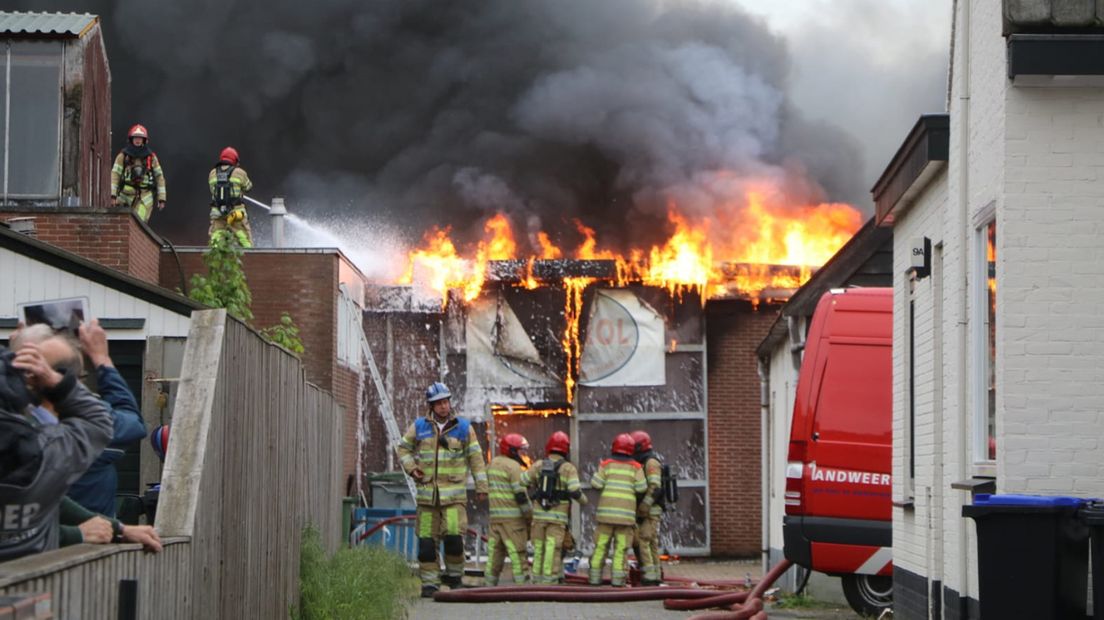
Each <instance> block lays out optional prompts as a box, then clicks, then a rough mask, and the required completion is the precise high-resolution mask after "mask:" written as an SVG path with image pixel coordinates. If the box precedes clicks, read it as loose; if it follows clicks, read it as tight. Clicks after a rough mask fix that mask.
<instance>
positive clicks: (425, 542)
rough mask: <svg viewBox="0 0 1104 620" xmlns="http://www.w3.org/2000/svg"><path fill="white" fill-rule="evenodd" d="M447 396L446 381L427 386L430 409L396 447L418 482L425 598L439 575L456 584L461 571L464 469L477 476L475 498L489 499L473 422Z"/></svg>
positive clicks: (465, 493) (465, 523) (434, 589)
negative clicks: (441, 552)
mask: <svg viewBox="0 0 1104 620" xmlns="http://www.w3.org/2000/svg"><path fill="white" fill-rule="evenodd" d="M451 398H452V394H451V393H450V392H449V389H448V387H446V386H445V384H443V383H434V384H433V385H431V386H429V388H428V389H427V390H426V402H427V403H429V412H428V413H427V414H426V416H425V417H422V418H418V419H417V420H415V421H414V423H413V424H411V425H410V428H408V429H407V430H406V433H405V434H404V435H403V436H402V439H401V440H400V441H399V443H398V445H397V446H396V447H395V452H396V453H397V454H398V456H399V462H400V463H401V464H402V468H403V471H405V472H406V474H407V475H408V476H410V477H411V478H413V479H414V482H415V484H416V486H417V496H416V497H415V501H416V502H417V504H418V512H417V516H416V517H415V518H416V520H417V523H416V528H417V534H418V562H419V563H421V572H420V576H421V579H422V596H423V597H426V598H432V597H433V594H434V593H435V592H437V587H438V585H439V584H440V583H441V582H442V581H443V582H444V584H445V585H447V586H449V587H453V588H455V587H459V586H460V579H461V577H463V575H464V532H466V531H467V529H468V513H467V509H466V508H465V506H466V504H467V501H468V488H467V479H468V473H471V475H472V478H474V479H475V497H476V499H477V500H479V501H483V500H485V499H487V490H488V489H487V471H486V465H485V463H484V462H483V450H482V449H481V448H480V447H479V440H478V439H477V438H476V434H475V429H474V428H473V427H472V425H471V422H469V421H468V419H467V418H460V417H455V416H453V415H452V405H451V404H450V399H451ZM438 543H441V544H442V545H443V546H444V548H445V575H444V578H443V579H441V578H440V576H439V574H438V570H439V568H440V565H439V564H438V560H437V544H438Z"/></svg>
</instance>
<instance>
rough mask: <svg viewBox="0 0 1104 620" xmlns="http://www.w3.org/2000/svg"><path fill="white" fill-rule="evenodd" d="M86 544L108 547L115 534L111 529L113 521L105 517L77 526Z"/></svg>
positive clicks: (93, 518) (92, 519)
mask: <svg viewBox="0 0 1104 620" xmlns="http://www.w3.org/2000/svg"><path fill="white" fill-rule="evenodd" d="M77 528H78V529H79V530H80V533H81V538H82V539H83V540H84V542H86V543H89V544H93V545H106V544H107V543H109V542H111V538H112V537H113V536H114V535H115V532H114V531H113V530H112V529H111V521H108V520H107V519H105V518H103V517H98V516H97V517H92V518H91V519H89V520H87V521H85V522H84V523H81V524H80V525H78V526H77Z"/></svg>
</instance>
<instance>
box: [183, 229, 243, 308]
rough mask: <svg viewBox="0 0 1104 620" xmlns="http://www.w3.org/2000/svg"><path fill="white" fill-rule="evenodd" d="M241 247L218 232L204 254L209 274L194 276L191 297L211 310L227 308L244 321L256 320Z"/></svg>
mask: <svg viewBox="0 0 1104 620" xmlns="http://www.w3.org/2000/svg"><path fill="white" fill-rule="evenodd" d="M241 257H242V248H241V246H240V245H239V244H238V242H237V241H236V240H235V239H234V237H233V235H231V234H230V232H228V231H225V230H218V231H215V234H214V235H212V236H211V243H210V247H208V248H207V251H206V252H204V253H203V264H204V265H206V266H207V275H206V276H202V275H199V274H194V275H193V276H192V290H191V293H190V296H191V298H192V299H194V300H196V301H198V302H199V303H201V304H205V305H208V306H211V307H212V308H226V312H227V313H229V314H230V316H232V317H235V318H237V319H240V320H242V321H245V322H247V323H248V322H249V321H252V320H253V311H252V310H250V309H249V307H250V305H252V303H253V295H252V293H250V292H249V284H248V283H247V282H246V281H245V271H244V270H242V262H241Z"/></svg>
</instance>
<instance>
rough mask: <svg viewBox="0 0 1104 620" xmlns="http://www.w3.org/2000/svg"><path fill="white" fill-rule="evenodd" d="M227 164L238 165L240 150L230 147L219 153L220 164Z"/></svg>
mask: <svg viewBox="0 0 1104 620" xmlns="http://www.w3.org/2000/svg"><path fill="white" fill-rule="evenodd" d="M222 162H226V163H228V164H230V165H231V166H237V165H238V149H236V148H234V147H232V146H228V147H226V148H224V149H222V152H221V153H219V163H220V164H221V163H222Z"/></svg>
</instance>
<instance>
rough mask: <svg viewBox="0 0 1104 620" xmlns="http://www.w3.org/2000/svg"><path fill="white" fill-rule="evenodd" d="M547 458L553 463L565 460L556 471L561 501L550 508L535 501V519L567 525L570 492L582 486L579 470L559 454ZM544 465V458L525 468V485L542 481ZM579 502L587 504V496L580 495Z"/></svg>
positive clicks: (531, 485)
mask: <svg viewBox="0 0 1104 620" xmlns="http://www.w3.org/2000/svg"><path fill="white" fill-rule="evenodd" d="M547 460H549V461H552V462H553V463H558V462H560V461H563V462H564V464H563V465H560V469H559V470H558V471H557V472H556V478H557V480H556V491H558V492H559V494H560V495H561V497H560V500H559V502H558V503H557V504H556V505H554V506H552V507H551V508H550V509H548V510H545V509H544V508H542V507H541V505H540V502H536V501H535V502H533V520H534V521H545V522H551V523H562V524H563V525H567V521H568V519H567V516H568V510H569V509H570V508H571V496H570V494H571V493H574V492H576V491H578V490H579V489H580V486H581V485H580V484H579V470H578V469H575V466H574V465H572V464H571V461H567V460H565V459H564V457H562V456H560V455H559V454H555V453H553V454H551V455H549V456H548V458H547ZM543 467H544V459H542V460H540V461H537V462H536V463H533V464H532V465H530V466H529V469H527V470H525V477H524V478H523V479H522V482H523V483H524V484H525V486H527V487H535V486H536V485H537V484H539V483H540V472H541V468H543ZM579 503H580V504H585V503H586V496H580V500H579Z"/></svg>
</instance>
